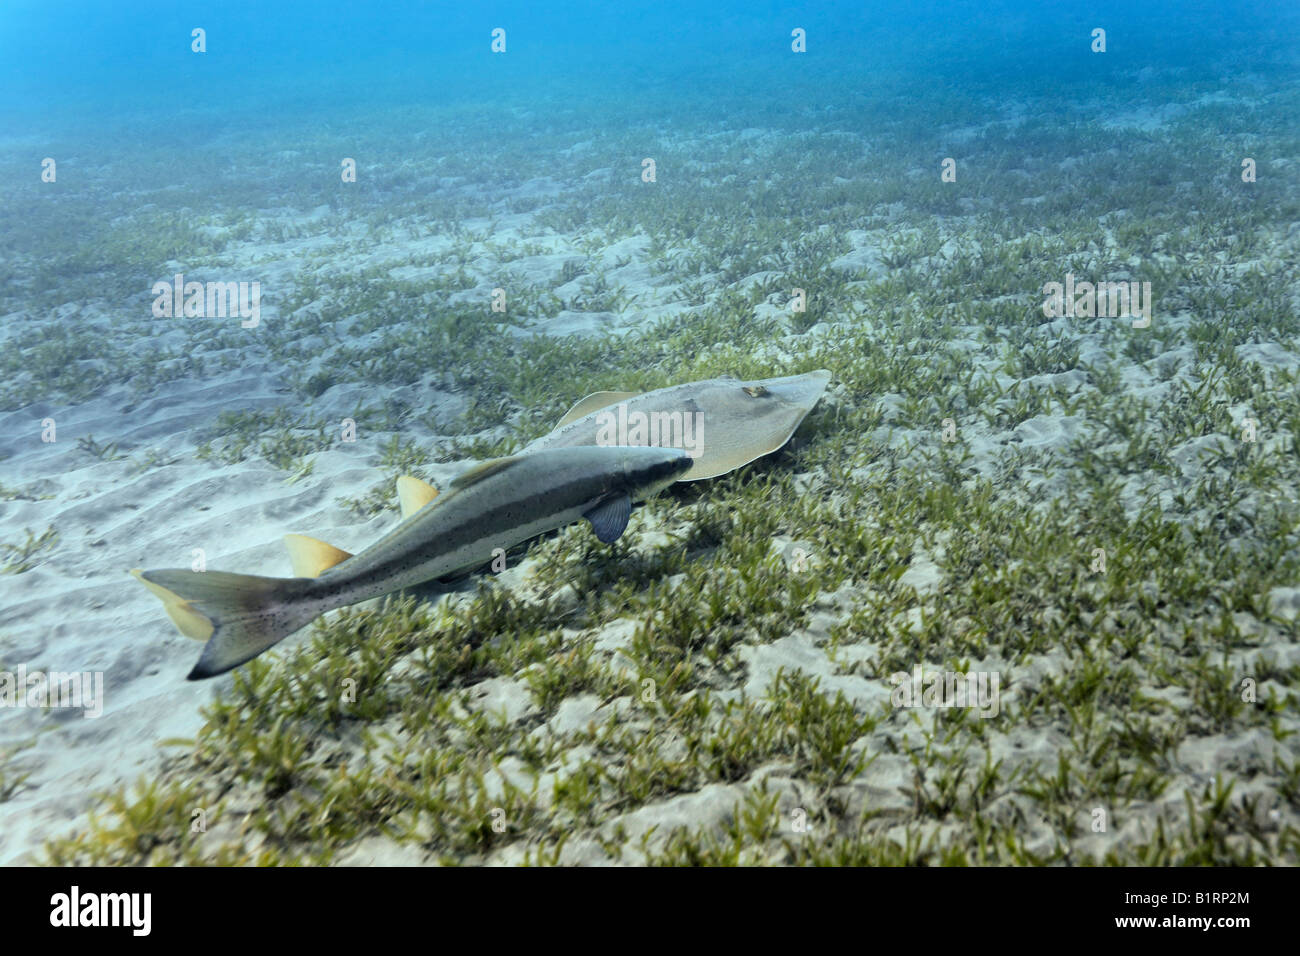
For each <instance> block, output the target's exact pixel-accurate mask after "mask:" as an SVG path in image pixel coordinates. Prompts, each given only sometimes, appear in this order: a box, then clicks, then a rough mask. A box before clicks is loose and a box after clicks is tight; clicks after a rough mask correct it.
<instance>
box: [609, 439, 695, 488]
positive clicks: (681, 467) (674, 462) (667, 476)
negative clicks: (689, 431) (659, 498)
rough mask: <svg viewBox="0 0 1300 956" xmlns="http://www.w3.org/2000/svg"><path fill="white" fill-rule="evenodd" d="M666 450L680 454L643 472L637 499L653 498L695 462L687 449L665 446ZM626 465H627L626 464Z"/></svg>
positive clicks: (688, 469)
mask: <svg viewBox="0 0 1300 956" xmlns="http://www.w3.org/2000/svg"><path fill="white" fill-rule="evenodd" d="M664 451H665V452H667V451H678V452H679V454H677V455H673V456H669V457H667V458H665V459H664V460H663V461H661V462H657V463H656V464H653V465H651V466H650V467H649V468H647V469H645V470H644V471H643V472H642V473H641V476H640V477H641V481H640V487H639V488H638V489H637V491H636V495H635V497H636V498H637V500H644V499H646V498H653V497H654V496H655V495H657V494H659V492H661V491H663V490H664V489H665V488H667V487H668V486H669V485H671V484H673V483H674V482H676V481H678V480H679V479H680V478H681V477H682V475H684V474H686V472H688V471H690V470H691V467H692V466H693V465H694V464H695V459H694V458H692V457H691V456H690V454H689V453H687V452H685V451H682V450H680V449H670V448H665V449H664ZM625 467H627V466H626V465H625Z"/></svg>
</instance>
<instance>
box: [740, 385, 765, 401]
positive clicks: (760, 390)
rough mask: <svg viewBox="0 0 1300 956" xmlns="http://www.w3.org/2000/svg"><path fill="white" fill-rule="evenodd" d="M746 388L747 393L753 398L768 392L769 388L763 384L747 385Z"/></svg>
mask: <svg viewBox="0 0 1300 956" xmlns="http://www.w3.org/2000/svg"><path fill="white" fill-rule="evenodd" d="M744 388H745V394H746V395H748V396H750V397H751V398H759V397H760V396H763V395H766V394H767V389H766V388H765V387H763V386H762V385H746V386H745V387H744Z"/></svg>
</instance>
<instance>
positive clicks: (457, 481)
mask: <svg viewBox="0 0 1300 956" xmlns="http://www.w3.org/2000/svg"><path fill="white" fill-rule="evenodd" d="M518 460H519V456H518V455H511V456H510V457H509V458H493V459H491V460H490V461H485V462H483V463H482V464H481V465H475V466H474V467H473V468H471V469H470V470H469V471H463V472H461V473H460V474H459V475H457V476H456V477H455V478H454V479H452V482H451V486H452V487H453V488H468V487H469V486H470V485H474V484H478V483H479V482H480V481H482V480H483V479H484V478H486V477H488V476H489V475H495V474H496V473H497V472H498V471H503V470H504V469H506V468H509V467H510V466H511V465H513V464H514V463H515V462H517V461H518Z"/></svg>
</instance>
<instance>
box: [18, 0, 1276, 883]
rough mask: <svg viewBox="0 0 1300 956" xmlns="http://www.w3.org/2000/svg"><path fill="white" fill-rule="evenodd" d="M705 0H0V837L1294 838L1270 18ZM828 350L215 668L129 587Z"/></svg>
mask: <svg viewBox="0 0 1300 956" xmlns="http://www.w3.org/2000/svg"><path fill="white" fill-rule="evenodd" d="M699 6H700V5H696V4H689V3H681V4H678V3H641V2H634V3H621V4H612V3H557V4H553V5H539V4H524V3H501V4H493V3H485V4H479V3H475V4H444V3H432V2H430V3H383V4H375V5H373V7H369V6H358V5H345V4H319V3H313V4H308V3H277V4H264V3H222V4H211V5H209V4H201V3H184V2H181V3H144V2H116V3H106V2H105V3H91V2H70V3H60V4H48V3H44V2H29V0H7V2H6V3H5V4H4V5H3V7H2V8H0V182H2V183H3V188H0V572H2V573H0V595H2V596H0V705H2V706H0V862H10V863H12V862H25V863H31V862H46V863H124V864H127V863H129V864H140V863H148V864H159V863H170V862H189V863H213V862H218V863H287V862H306V863H437V862H459V863H520V862H535V863H553V862H562V863H580V864H586V863H605V862H622V863H643V862H651V863H772V864H787V863H788V864H804V863H841V864H880V863H907V864H917V863H929V864H949V863H1015V864H1046V863H1064V862H1069V863H1087V862H1114V863H1126V864H1148V865H1150V864H1158V865H1163V864H1175V863H1212V864H1230V863H1258V862H1268V863H1278V862H1288V863H1294V862H1296V856H1297V852H1298V850H1300V763H1298V762H1297V760H1298V757H1300V743H1298V741H1300V736H1298V735H1297V734H1296V731H1297V730H1300V718H1298V716H1297V708H1296V703H1297V701H1296V687H1297V678H1298V677H1300V647H1298V646H1297V638H1298V637H1300V286H1298V284H1297V283H1298V280H1297V262H1298V261H1300V255H1298V253H1300V184H1298V182H1297V177H1298V176H1300V72H1298V69H1297V68H1298V67H1300V44H1298V41H1300V7H1298V6H1297V5H1296V4H1294V3H1289V2H1288V3H1284V2H1278V3H1232V2H1225V3H1191V2H1186V3H1174V2H1169V3H1164V2H1161V3H1149V4H1141V5H1134V4H1129V3H1113V4H1100V3H1054V2H1053V3H1028V2H1014V3H1013V2H1002V3H997V2H992V3H991V2H979V3H976V2H972V3H940V2H935V3H880V4H876V3H843V4H837V3H814V4H753V3H720V4H710V5H708V7H709V9H707V10H703V9H700V8H699ZM1135 6H1140V7H1141V9H1140V10H1135V9H1133V8H1134V7H1135ZM196 28H197V29H200V30H201V31H202V33H201V35H200V36H199V37H196V36H195V35H194V33H193V32H192V31H194V30H195V29H196ZM498 29H500V30H503V31H504V34H503V35H502V34H494V32H493V31H495V30H498ZM1097 30H1102V31H1104V34H1103V35H1098V34H1097V33H1095V31H1097ZM494 43H496V44H497V45H498V47H499V46H500V44H502V43H504V50H502V51H500V52H494V49H493V47H494ZM196 44H197V45H199V46H201V50H196V48H195V47H196ZM177 276H183V279H182V280H176V278H175V277H177ZM174 281H180V282H181V283H182V285H183V283H184V282H191V281H193V282H200V283H222V284H225V283H234V284H236V286H237V287H238V289H239V292H238V294H237V295H236V296H235V297H234V299H238V301H239V303H240V306H241V309H240V310H239V311H238V312H237V313H236V310H235V309H234V306H233V301H234V299H232V305H231V309H230V310H229V311H228V313H227V314H223V315H209V314H186V311H185V309H184V307H183V305H182V307H181V308H175V306H176V305H177V304H178V303H180V301H181V300H182V299H183V298H184V296H183V295H182V296H178V297H176V298H173V297H172V295H171V294H170V293H169V292H166V291H162V292H160V291H159V288H160V284H161V288H162V289H164V290H166V289H169V288H171V287H172V283H173V282H174ZM241 283H242V284H243V285H242V286H240V285H239V284H241ZM1053 283H1056V284H1060V286H1062V287H1063V288H1064V287H1068V288H1070V289H1072V290H1073V289H1081V288H1082V286H1079V285H1078V284H1079V283H1091V284H1094V285H1095V284H1098V283H1124V284H1125V286H1126V287H1128V288H1131V289H1133V290H1134V303H1133V304H1136V300H1137V295H1138V292H1139V291H1140V292H1141V295H1142V301H1143V302H1144V307H1145V311H1143V310H1142V309H1138V308H1134V309H1132V313H1131V314H1129V313H1128V312H1126V311H1123V310H1120V311H1118V312H1116V311H1114V310H1111V311H1110V312H1107V311H1106V310H1105V308H1104V307H1102V306H1097V304H1096V302H1095V301H1094V302H1091V303H1090V302H1087V301H1085V298H1086V297H1081V298H1080V299H1079V300H1078V301H1077V302H1076V301H1074V298H1073V296H1069V298H1070V300H1071V307H1070V308H1068V309H1062V308H1057V309H1055V310H1053V308H1051V307H1050V305H1049V300H1051V299H1052V298H1053V293H1051V292H1050V291H1049V288H1050V287H1051V284H1053ZM254 288H256V292H254V291H253V290H254ZM1057 301H1058V304H1061V303H1063V302H1064V299H1060V298H1059V295H1058V299H1057ZM494 303H497V304H498V305H501V306H503V308H499V309H496V310H494V308H493V305H494ZM823 368H824V369H828V370H830V372H831V373H832V378H831V386H830V389H829V391H828V392H827V394H826V396H825V397H824V398H823V400H822V402H821V403H820V404H819V405H818V407H817V408H816V409H815V410H814V412H813V413H812V414H811V415H810V416H809V417H808V419H807V420H805V422H804V423H803V425H802V427H801V428H800V429H799V430H798V431H797V433H796V434H795V436H794V439H793V441H792V442H791V444H790V445H788V446H787V447H786V448H784V449H782V450H781V451H780V452H779V453H777V454H775V455H772V456H769V457H767V458H763V459H761V460H759V461H757V462H754V463H753V464H751V465H748V466H746V467H745V468H743V469H741V470H740V471H737V472H735V473H733V474H731V475H728V476H725V477H722V478H718V479H716V480H712V481H706V482H694V483H689V484H686V485H679V486H677V487H675V488H674V489H672V490H670V491H668V492H666V493H664V494H663V495H660V496H659V497H658V498H656V499H654V500H653V501H651V502H650V503H648V504H647V505H646V507H644V508H643V509H641V510H639V511H638V512H637V513H636V514H635V515H634V516H633V521H632V526H631V527H630V528H629V531H628V533H627V534H626V535H625V536H624V537H623V538H622V539H620V540H619V541H618V542H617V543H616V544H614V545H612V546H605V545H601V544H599V543H598V542H596V541H595V540H594V539H593V538H592V536H591V534H590V531H589V530H588V529H586V528H585V527H571V528H568V529H566V530H564V531H562V532H561V533H559V534H557V535H554V536H550V537H548V538H545V539H543V540H541V541H539V542H536V543H535V544H534V545H533V546H532V547H530V548H529V549H528V550H527V551H526V552H525V553H524V554H522V555H519V556H518V557H516V558H514V559H512V563H511V565H510V567H509V568H508V569H507V570H506V571H504V572H502V573H500V574H485V575H479V576H475V577H473V578H471V579H470V580H468V581H467V582H465V583H464V584H463V585H461V586H460V587H458V588H457V589H455V590H454V591H453V592H452V593H450V594H448V595H445V596H435V597H427V596H407V597H403V598H401V599H390V600H388V601H386V602H382V603H379V602H376V603H372V604H370V605H366V606H362V607H357V608H351V609H346V610H343V611H340V612H339V613H337V614H335V615H333V616H331V617H329V618H327V619H325V620H322V621H318V622H317V623H316V624H315V625H313V626H312V627H311V628H310V629H308V630H306V631H304V633H303V634H302V635H300V636H298V637H295V638H293V639H291V640H289V641H286V642H285V643H284V644H283V645H281V646H280V647H279V648H278V649H277V650H276V651H275V652H273V653H271V654H268V655H265V656H264V657H262V658H258V659H257V660H255V661H253V662H251V663H249V664H247V665H245V666H244V667H242V668H240V669H239V670H238V671H237V672H235V673H234V674H232V675H227V676H225V677H223V678H220V679H218V680H215V681H213V682H210V683H204V684H192V683H187V682H186V681H185V680H184V676H185V673H186V671H187V670H188V669H189V667H190V666H192V664H193V659H194V657H195V655H196V653H197V651H198V647H199V645H197V644H196V643H194V642H192V641H189V640H187V639H185V638H183V637H181V636H180V635H178V634H176V633H175V630H174V628H173V627H172V625H171V623H170V622H169V621H168V620H167V618H166V616H165V615H164V614H162V613H160V611H161V608H160V607H159V605H158V604H157V602H156V601H154V600H153V598H152V597H150V596H149V595H148V594H147V593H146V592H145V591H144V589H142V588H140V587H138V586H137V585H136V584H135V583H134V582H133V581H131V580H130V578H129V577H128V576H127V573H126V572H127V570H128V569H130V568H135V567H173V566H174V567H189V566H191V563H192V562H193V561H195V560H202V561H205V562H206V563H207V565H208V566H210V567H213V568H219V569H222V570H233V571H247V572H249V573H260V574H271V575H288V574H289V573H290V572H289V562H288V559H287V557H286V556H285V554H284V553H283V551H282V549H281V546H280V544H279V539H280V537H281V536H282V535H283V534H285V533H288V532H305V533H310V534H312V535H318V536H320V537H323V538H325V539H327V540H329V541H331V542H335V543H337V544H339V545H340V546H342V547H346V548H348V549H359V548H361V547H364V546H365V545H366V544H367V543H369V542H371V541H373V540H375V539H376V538H378V537H380V536H381V535H382V534H384V533H385V532H386V531H387V530H388V529H389V528H391V527H392V525H393V524H394V522H395V521H396V520H397V503H396V498H395V496H394V495H393V492H392V489H393V482H394V479H395V478H396V477H397V476H398V475H401V474H414V475H417V476H419V477H421V478H423V479H425V480H427V481H429V482H431V483H433V484H435V485H437V486H440V487H442V486H445V485H446V483H447V482H449V481H450V480H451V479H452V478H454V477H455V476H456V475H457V474H458V473H459V472H462V471H464V470H465V469H466V468H467V467H469V466H470V465H472V464H473V463H475V462H478V461H482V460H484V459H488V458H492V457H495V456H499V455H505V454H509V453H512V452H514V451H517V450H519V449H520V448H522V447H523V446H524V445H526V444H527V443H528V442H529V441H532V440H533V439H536V438H537V437H539V436H541V435H543V434H545V433H546V432H547V431H549V430H550V429H551V428H552V427H553V426H554V425H555V423H556V422H557V421H558V419H559V418H560V416H561V415H562V414H563V413H564V412H565V410H566V409H568V408H569V407H570V406H572V405H573V403H574V402H576V401H577V400H578V399H580V398H582V397H583V396H585V395H587V394H588V393H591V392H594V391H598V390H620V391H643V390H648V389H654V388H660V387H663V386H667V385H672V384H676V383H680V382H689V381H693V380H697V379H706V378H712V377H715V376H721V375H732V376H736V377H738V378H742V379H757V378H766V377H770V376H784V375H794V374H797V373H801V372H807V371H812V370H815V369H823ZM345 422H351V423H352V425H353V426H354V432H348V431H347V429H346V428H344V427H343V423H345ZM353 438H354V439H355V440H353ZM53 671H58V672H66V673H81V672H85V673H94V674H99V675H101V677H102V694H100V695H98V696H97V698H96V700H95V702H94V706H93V707H90V706H86V707H82V708H56V707H49V706H24V705H23V702H22V701H20V700H17V699H15V698H13V697H12V696H11V697H8V698H6V697H5V695H4V689H5V687H4V683H3V675H4V674H9V675H16V674H19V673H24V674H31V673H37V672H53ZM927 675H939V676H940V677H942V678H945V679H946V685H947V686H949V687H952V686H954V685H957V684H961V683H962V681H964V680H965V677H966V675H971V676H972V677H973V678H975V677H977V678H979V679H980V680H981V681H982V683H980V684H979V686H980V687H981V688H982V689H983V690H984V691H991V692H992V696H991V697H989V698H987V699H983V698H982V699H981V700H980V702H979V703H980V705H979V706H970V705H960V706H958V705H953V703H952V700H950V699H947V698H945V697H944V695H943V693H939V694H938V695H937V696H934V697H931V696H928V695H927V694H926V693H924V691H925V690H926V689H927V688H928V687H930V686H931V685H930V684H927V682H926V679H927ZM956 675H960V677H958V676H956ZM994 678H996V680H994ZM18 683H19V684H20V685H21V682H18ZM942 683H943V682H942V681H941V684H942ZM971 686H975V685H974V684H972V685H971ZM913 689H914V690H915V691H916V693H915V694H913V693H911V691H912V690H913ZM949 696H951V695H949ZM968 704H969V702H968ZM92 711H93V713H92ZM92 814H93V817H92ZM196 819H198V820H201V821H202V824H203V825H202V827H198V828H196V827H195V825H194V821H195V820H196Z"/></svg>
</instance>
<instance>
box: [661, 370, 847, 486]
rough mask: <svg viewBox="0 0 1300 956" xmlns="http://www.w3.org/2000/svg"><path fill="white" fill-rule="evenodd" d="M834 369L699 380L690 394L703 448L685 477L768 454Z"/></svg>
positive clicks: (733, 466)
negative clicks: (697, 417)
mask: <svg viewBox="0 0 1300 956" xmlns="http://www.w3.org/2000/svg"><path fill="white" fill-rule="evenodd" d="M830 380H831V373H830V372H828V371H826V370H825V369H819V370H817V371H815V372H805V373H804V374H802V375H787V376H784V377H782V378H765V379H758V380H756V381H748V382H747V381H738V380H735V379H715V380H713V381H710V382H701V383H699V385H698V387H697V388H696V390H695V394H694V395H693V396H692V400H693V402H694V404H695V406H696V407H697V408H698V409H699V410H700V420H701V422H702V424H701V427H700V428H698V429H697V433H698V434H697V438H699V439H700V444H701V446H702V448H703V452H702V454H697V455H696V462H695V466H694V467H693V468H692V469H691V470H690V472H689V473H688V474H686V475H685V476H684V477H683V480H685V481H694V480H697V479H700V478H716V477H718V476H719V475H725V474H727V473H728V472H731V471H735V470H736V469H737V468H739V467H740V466H741V465H747V464H749V463H750V462H751V461H754V460H755V459H757V458H761V457H763V456H764V455H770V454H771V453H772V452H774V451H776V450H777V449H778V448H780V447H781V446H782V445H784V444H785V443H786V442H787V441H789V440H790V436H791V435H793V434H794V431H795V429H796V428H798V427H799V424H800V423H801V422H802V421H803V420H804V418H805V417H806V416H807V415H808V413H809V412H810V411H811V410H812V408H813V406H814V405H816V404H817V401H818V399H820V398H821V397H822V393H823V392H825V391H826V386H827V384H828V383H829V382H830Z"/></svg>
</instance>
